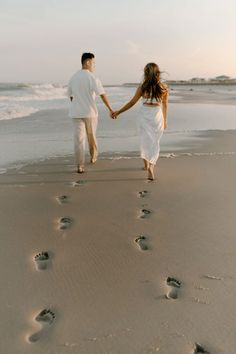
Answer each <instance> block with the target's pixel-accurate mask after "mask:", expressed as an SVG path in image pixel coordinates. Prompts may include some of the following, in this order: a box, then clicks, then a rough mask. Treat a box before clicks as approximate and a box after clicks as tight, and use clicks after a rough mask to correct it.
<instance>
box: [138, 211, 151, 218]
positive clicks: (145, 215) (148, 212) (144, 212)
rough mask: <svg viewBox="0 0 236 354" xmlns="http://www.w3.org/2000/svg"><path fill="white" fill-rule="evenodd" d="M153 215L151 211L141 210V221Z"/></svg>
mask: <svg viewBox="0 0 236 354" xmlns="http://www.w3.org/2000/svg"><path fill="white" fill-rule="evenodd" d="M150 214H151V211H150V210H148V209H141V215H140V218H141V219H146V218H148V217H149V216H150Z"/></svg>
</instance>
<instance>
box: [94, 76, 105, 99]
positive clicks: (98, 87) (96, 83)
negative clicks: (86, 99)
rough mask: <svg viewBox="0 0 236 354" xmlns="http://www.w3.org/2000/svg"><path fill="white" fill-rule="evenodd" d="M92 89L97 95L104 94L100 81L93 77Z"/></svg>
mask: <svg viewBox="0 0 236 354" xmlns="http://www.w3.org/2000/svg"><path fill="white" fill-rule="evenodd" d="M93 90H94V92H95V93H96V95H97V96H100V95H104V94H105V90H104V87H103V86H102V83H101V81H100V80H99V79H98V78H95V77H94V78H93Z"/></svg>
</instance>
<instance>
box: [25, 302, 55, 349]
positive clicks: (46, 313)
mask: <svg viewBox="0 0 236 354" xmlns="http://www.w3.org/2000/svg"><path fill="white" fill-rule="evenodd" d="M54 319H55V314H54V313H53V312H52V311H51V310H48V309H44V310H42V311H41V312H40V313H39V314H38V315H37V316H36V317H35V321H37V322H39V323H41V325H42V329H41V330H40V331H39V332H36V333H33V334H32V335H31V336H29V338H28V340H29V342H30V343H34V342H37V341H38V340H39V339H40V338H41V336H42V335H43V333H44V332H45V331H46V330H47V329H48V326H50V325H51V324H52V323H53V321H54Z"/></svg>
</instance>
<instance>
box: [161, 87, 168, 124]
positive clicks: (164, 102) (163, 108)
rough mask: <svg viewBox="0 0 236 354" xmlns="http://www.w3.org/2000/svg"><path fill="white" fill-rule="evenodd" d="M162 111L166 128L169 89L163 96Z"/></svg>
mask: <svg viewBox="0 0 236 354" xmlns="http://www.w3.org/2000/svg"><path fill="white" fill-rule="evenodd" d="M161 101H162V112H163V117H164V129H166V128H167V102H168V89H167V90H166V92H165V93H164V94H163V96H162V100H161Z"/></svg>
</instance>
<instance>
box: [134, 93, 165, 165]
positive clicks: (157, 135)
mask: <svg viewBox="0 0 236 354" xmlns="http://www.w3.org/2000/svg"><path fill="white" fill-rule="evenodd" d="M143 102H147V100H146V99H143ZM138 128H139V134H140V152H141V158H142V159H145V160H147V161H149V162H150V163H151V164H153V165H155V164H156V162H157V159H158V157H159V153H160V139H161V137H162V134H163V131H164V117H163V113H162V107H161V104H160V105H158V106H157V105H147V104H142V106H141V109H140V111H139V113H138Z"/></svg>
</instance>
